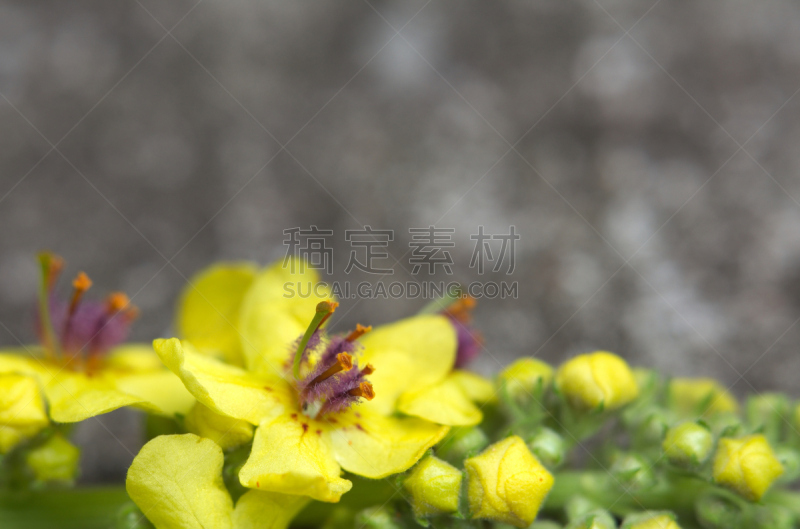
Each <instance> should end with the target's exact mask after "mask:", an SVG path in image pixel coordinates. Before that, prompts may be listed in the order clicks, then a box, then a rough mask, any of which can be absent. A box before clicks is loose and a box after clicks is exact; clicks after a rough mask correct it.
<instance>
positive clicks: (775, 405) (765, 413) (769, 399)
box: [745, 393, 791, 443]
mask: <svg viewBox="0 0 800 529" xmlns="http://www.w3.org/2000/svg"><path fill="white" fill-rule="evenodd" d="M745 409H746V412H747V422H748V423H750V426H751V427H752V428H753V429H756V430H758V429H761V430H762V433H763V434H764V436H765V437H766V438H767V439H769V441H770V442H773V443H776V442H778V441H780V440H781V439H782V438H783V432H784V430H785V425H786V421H787V418H788V417H789V416H790V415H791V413H790V406H789V399H788V398H786V396H785V395H782V394H780V393H763V394H761V395H753V396H751V397H749V398H748V399H747V404H746V407H745Z"/></svg>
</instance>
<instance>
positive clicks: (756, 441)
mask: <svg viewBox="0 0 800 529" xmlns="http://www.w3.org/2000/svg"><path fill="white" fill-rule="evenodd" d="M781 474H783V466H782V465H781V463H780V461H778V458H777V457H776V456H775V452H773V451H772V447H771V446H770V445H769V442H768V441H767V439H766V438H765V437H764V436H763V435H760V434H759V435H748V436H745V437H741V438H739V439H730V438H722V439H720V440H719V446H718V447H717V453H716V455H715V456H714V468H713V475H714V481H715V482H717V483H718V484H720V485H723V486H725V487H727V488H729V489H732V490H734V491H736V492H738V493H739V494H740V495H741V496H742V497H744V498H746V499H748V500H750V501H758V500H759V499H761V496H763V495H764V493H765V492H766V491H767V489H768V488H769V486H770V485H772V483H773V482H774V481H775V480H776V479H778V477H780V475H781Z"/></svg>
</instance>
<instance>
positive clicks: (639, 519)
mask: <svg viewBox="0 0 800 529" xmlns="http://www.w3.org/2000/svg"><path fill="white" fill-rule="evenodd" d="M620 529H681V526H680V525H678V523H677V522H676V521H675V515H674V514H672V513H671V512H663V511H662V512H658V511H645V512H641V513H637V514H632V515H630V516H626V517H625V520H623V522H622V526H621V527H620Z"/></svg>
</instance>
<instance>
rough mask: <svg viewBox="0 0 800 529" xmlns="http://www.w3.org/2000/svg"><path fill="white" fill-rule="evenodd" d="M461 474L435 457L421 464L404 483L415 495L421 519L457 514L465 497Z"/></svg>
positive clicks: (413, 501) (413, 503)
mask: <svg viewBox="0 0 800 529" xmlns="http://www.w3.org/2000/svg"><path fill="white" fill-rule="evenodd" d="M461 478H462V476H461V471H460V470H458V469H457V468H456V467H454V466H453V465H451V464H449V463H446V462H445V461H442V460H441V459H439V458H436V457H434V456H428V457H426V458H425V459H423V460H422V461H420V462H419V463H418V464H417V466H415V467H414V469H413V470H412V471H411V473H410V474H409V476H408V477H407V478H406V479H405V481H404V482H403V486H404V487H405V488H406V490H407V491H408V492H410V493H411V503H412V507H413V509H414V514H415V515H416V516H417V517H420V518H422V517H425V516H432V515H434V514H442V513H449V512H456V511H457V510H458V498H459V496H460V495H461Z"/></svg>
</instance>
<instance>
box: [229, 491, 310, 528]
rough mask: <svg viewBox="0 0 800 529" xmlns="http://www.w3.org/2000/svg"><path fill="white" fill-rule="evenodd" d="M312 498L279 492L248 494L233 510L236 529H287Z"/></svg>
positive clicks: (252, 492)
mask: <svg viewBox="0 0 800 529" xmlns="http://www.w3.org/2000/svg"><path fill="white" fill-rule="evenodd" d="M309 501H311V498H309V497H308V496H292V495H289V494H279V493H277V492H261V491H260V490H251V491H248V492H246V493H245V494H244V495H243V496H242V497H241V498H239V501H237V502H236V508H235V509H234V510H233V526H234V527H235V528H236V529H285V528H286V527H289V523H290V522H291V521H292V518H294V517H295V516H296V515H297V513H298V512H300V509H302V508H303V507H305V506H306V505H307V504H308V502H309Z"/></svg>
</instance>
